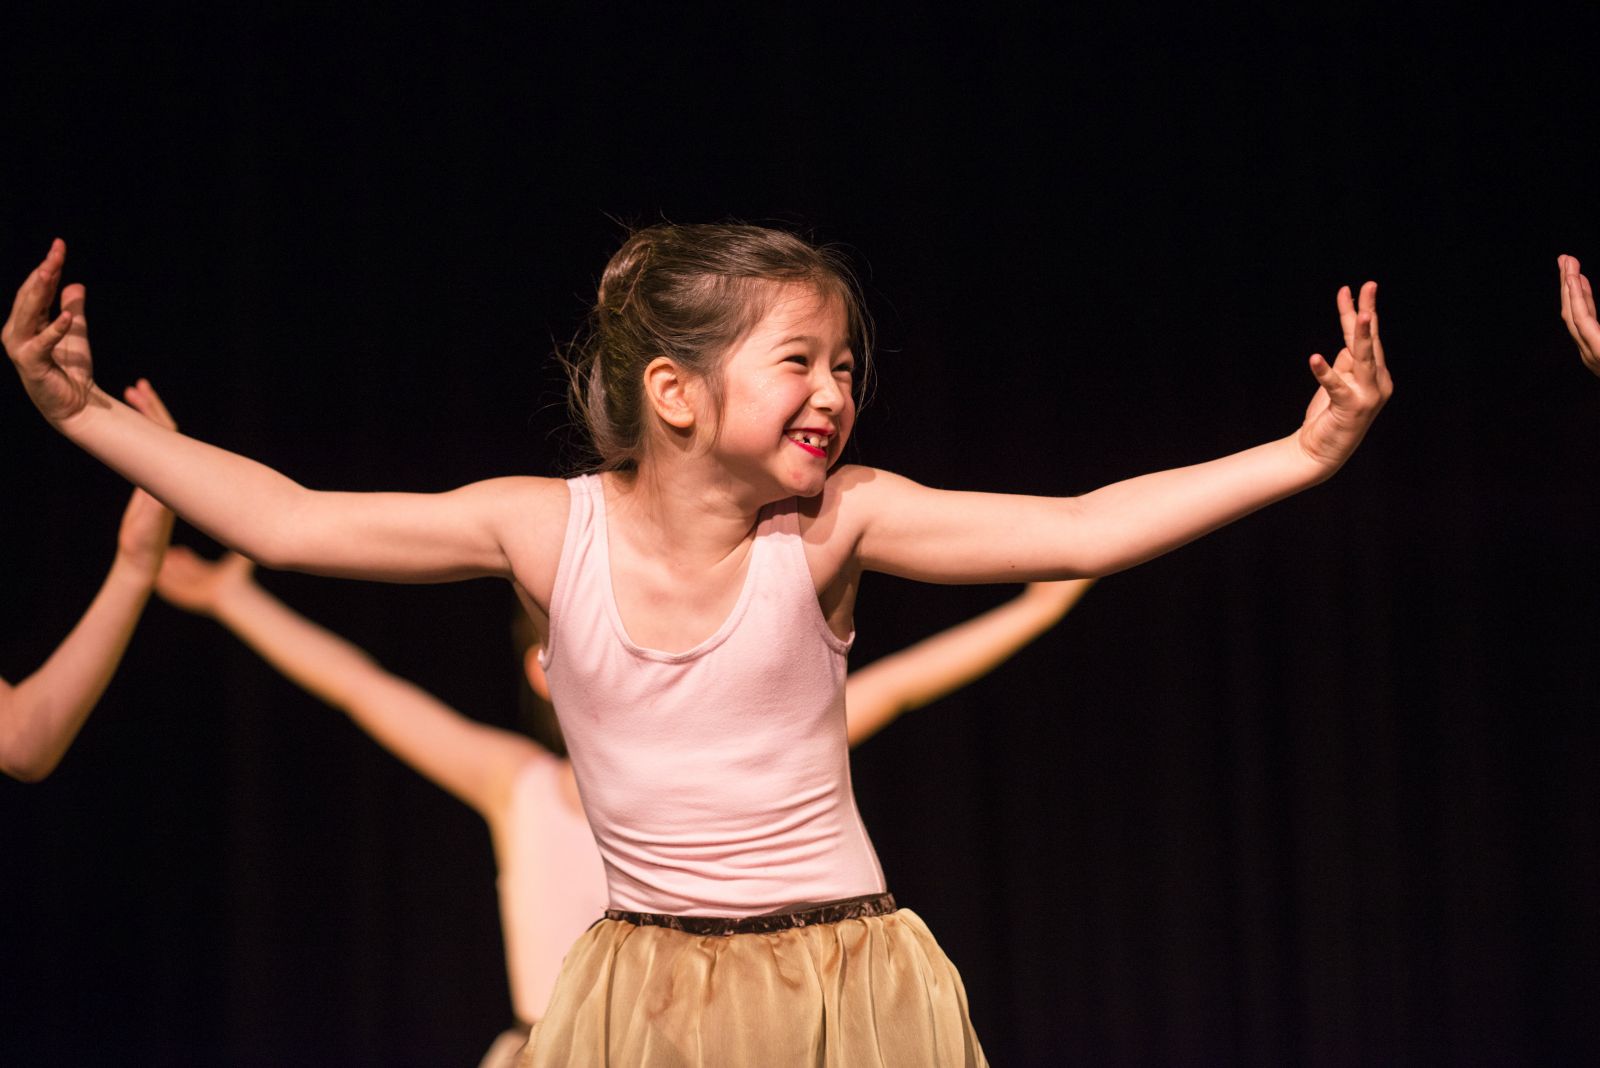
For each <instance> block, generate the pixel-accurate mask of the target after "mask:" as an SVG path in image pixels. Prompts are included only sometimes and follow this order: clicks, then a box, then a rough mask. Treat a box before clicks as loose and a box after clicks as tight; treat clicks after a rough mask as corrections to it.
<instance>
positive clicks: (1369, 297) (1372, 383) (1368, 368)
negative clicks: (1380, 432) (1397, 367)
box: [1299, 282, 1394, 474]
mask: <svg viewBox="0 0 1600 1068" xmlns="http://www.w3.org/2000/svg"><path fill="white" fill-rule="evenodd" d="M1338 305H1339V325H1340V327H1341V328H1342V329H1343V331H1344V348H1343V349H1342V350H1341V351H1340V352H1339V355H1338V358H1336V359H1335V360H1334V361H1333V365H1332V366H1331V367H1330V366H1329V365H1328V362H1327V361H1326V360H1324V359H1323V358H1322V356H1321V355H1320V354H1317V355H1313V356H1312V357H1311V373H1312V374H1313V375H1314V376H1315V377H1316V379H1317V383H1318V385H1319V386H1320V387H1321V388H1320V389H1318V390H1317V393H1316V396H1314V397H1312V398H1311V403H1310V404H1309V405H1308V406H1307V407H1306V419H1305V422H1304V423H1302V424H1301V426H1300V435H1299V442H1300V448H1301V449H1302V450H1303V451H1304V452H1305V454H1306V455H1307V456H1309V457H1310V458H1311V459H1312V460H1314V461H1316V462H1317V463H1319V464H1321V465H1323V466H1324V467H1325V468H1327V469H1328V471H1329V473H1330V474H1331V473H1332V472H1333V471H1336V470H1338V468H1339V467H1340V466H1341V465H1342V464H1343V463H1344V462H1345V461H1346V460H1348V459H1349V458H1350V454H1351V453H1353V452H1355V450H1356V446H1357V445H1359V444H1361V439H1362V437H1364V436H1365V435H1366V432H1367V428H1368V427H1369V426H1371V425H1372V420H1373V419H1374V418H1376V416H1377V414H1378V411H1379V409H1381V408H1382V407H1383V405H1384V403H1385V402H1386V401H1388V399H1389V396H1390V394H1392V393H1393V392H1394V383H1393V381H1391V380H1390V378H1389V368H1388V366H1387V365H1386V364H1385V363H1384V359H1383V342H1382V341H1380V340H1379V339H1378V283H1376V282H1367V283H1365V284H1364V285H1363V286H1362V287H1361V295H1360V297H1359V300H1355V299H1352V298H1351V295H1350V287H1349V286H1341V287H1340V289H1339V296H1338Z"/></svg>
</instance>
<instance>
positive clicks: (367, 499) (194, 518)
mask: <svg viewBox="0 0 1600 1068" xmlns="http://www.w3.org/2000/svg"><path fill="white" fill-rule="evenodd" d="M65 260H66V246H65V245H64V244H63V243H62V242H60V241H56V242H54V243H53V244H52V245H51V247H50V251H49V253H48V254H47V255H46V257H45V259H44V261H43V262H42V263H40V265H39V266H38V267H37V268H36V269H35V270H34V271H33V272H32V273H30V274H29V276H28V278H27V280H26V281H24V282H23V284H22V286H21V288H20V289H18V291H17V297H16V301H15V303H14V304H13V307H12V310H11V315H10V318H8V319H7V321H6V324H5V327H4V329H3V330H0V340H3V341H4V344H5V348H6V352H7V354H8V355H9V356H10V357H11V360H12V363H13V365H14V366H15V367H16V370H17V374H18V376H19V377H20V378H21V380H22V382H23V385H24V386H25V387H26V388H27V390H28V395H29V398H30V399H31V400H32V401H33V402H34V405H35V406H36V407H37V408H38V409H39V411H40V412H41V413H42V414H43V415H44V416H45V418H46V419H48V420H49V421H50V422H51V424H52V425H53V426H55V427H56V429H57V430H59V431H61V432H62V433H63V434H64V435H66V436H67V437H68V438H69V439H71V440H72V441H74V442H76V443H77V444H78V445H80V446H82V447H83V448H84V449H86V450H87V451H88V452H90V453H92V454H93V455H94V456H96V457H98V458H99V459H101V460H103V461H104V462H105V463H107V464H108V465H110V466H111V467H112V468H114V469H115V470H117V471H119V472H120V473H121V474H122V475H124V476H125V477H126V478H127V479H128V480H129V481H131V482H133V483H134V484H136V485H138V486H142V487H143V488H144V489H146V490H148V491H149V492H150V493H151V494H153V495H154V496H155V497H157V498H158V499H160V500H161V501H162V502H164V503H165V504H167V505H168V506H169V507H171V508H172V509H173V510H174V511H176V512H177V513H178V514H179V515H181V516H183V517H184V518H185V519H187V520H189V521H190V522H191V523H193V524H194V525H195V526H197V527H199V528H200V529H202V530H204V531H206V532H207V533H208V534H211V535H212V536H213V537H215V538H216V539H217V540H219V541H221V542H223V543H224V544H226V545H230V546H233V547H234V548H236V549H238V550H240V551H241V552H244V553H245V554H246V555H248V556H250V557H251V558H252V559H255V560H259V561H261V562H262V563H264V564H267V565H269V566H272V567H281V568H290V569H294V570H299V571H311V572H316V573H319V574H331V575H343V576H347V577H351V578H375V579H384V580H388V581H399V582H436V581H445V580H449V579H458V578H470V577H474V576H485V575H497V576H509V575H510V574H511V565H510V561H509V556H508V551H509V550H508V545H507V541H508V539H509V540H511V541H515V542H517V543H519V544H526V543H529V542H538V543H539V544H540V545H541V546H548V544H552V543H553V544H555V545H559V544H560V530H561V523H562V522H563V521H564V517H565V501H566V491H565V488H564V487H562V486H561V485H560V483H558V482H553V481H552V480H549V479H529V478H508V479H495V480H491V481H488V482H481V483H478V484H476V485H472V486H466V487H463V488H461V489H458V490H453V491H451V492H449V493H438V494H420V493H328V492H318V491H313V490H310V489H307V488H306V487H304V486H301V485H300V484H298V483H296V482H295V481H293V480H292V479H289V478H287V477H285V476H283V475H281V474H279V473H278V472H276V471H274V470H272V469H271V468H269V467H266V466H265V465H263V464H259V463H256V462H255V461H254V460H249V459H246V458H245V457H243V456H237V455H235V454H233V453H230V452H227V451H225V450H223V449H219V448H216V447H214V446H211V445H207V444H205V443H204V442H200V441H196V440H194V439H192V438H187V437H185V436H183V435H182V434H178V433H176V432H174V431H172V430H170V429H166V428H159V427H155V426H152V425H151V424H149V423H148V422H147V421H145V420H143V419H139V418H138V417H137V416H136V414H135V413H134V412H133V411H131V410H130V409H129V408H127V407H126V406H125V405H123V404H120V403H119V402H117V401H116V400H115V399H113V398H112V397H110V396H108V395H107V394H106V393H104V392H103V391H102V390H101V389H100V388H99V387H98V386H97V385H95V382H94V366H93V362H92V360H90V358H89V353H88V349H87V347H86V346H85V347H84V348H82V350H77V349H73V348H71V347H70V346H67V345H64V344H63V341H64V339H66V338H68V337H69V335H70V334H71V333H72V332H73V331H74V330H75V329H78V327H76V326H75V325H74V321H75V315H74V312H73V309H72V306H71V303H70V301H67V302H64V303H63V306H62V310H61V313H60V314H59V315H58V316H56V317H55V318H54V319H52V318H50V316H49V310H50V307H51V303H52V301H53V299H54V295H55V291H56V287H57V285H58V283H59V281H60V278H61V271H62V268H63V265H64V263H65ZM77 288H78V287H74V286H69V287H67V290H66V291H65V292H64V293H63V296H64V297H65V296H66V294H67V293H70V292H72V291H74V290H75V289H77ZM77 318H79V319H80V320H81V317H77ZM547 483H548V485H546V484H547ZM552 509H553V514H546V513H549V512H551V511H552ZM530 555H535V556H536V555H538V554H537V553H533V554H528V553H524V554H523V556H524V557H525V558H526V557H528V556H530ZM554 566H555V565H554V561H553V560H551V561H550V563H549V569H550V571H551V572H552V573H553V570H554ZM519 580H520V581H522V582H523V584H524V585H525V586H526V587H527V588H528V589H529V591H530V592H531V593H533V594H534V596H535V598H536V599H537V598H538V596H539V591H540V590H541V589H542V588H544V586H545V585H547V583H548V581H549V576H546V575H532V576H528V575H523V576H519Z"/></svg>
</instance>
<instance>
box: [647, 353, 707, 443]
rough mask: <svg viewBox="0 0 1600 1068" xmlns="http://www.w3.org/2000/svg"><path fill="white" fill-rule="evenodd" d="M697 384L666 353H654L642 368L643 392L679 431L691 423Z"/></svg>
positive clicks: (657, 413) (657, 412)
mask: <svg viewBox="0 0 1600 1068" xmlns="http://www.w3.org/2000/svg"><path fill="white" fill-rule="evenodd" d="M697 385H698V384H697V383H696V382H695V379H694V376H693V375H690V374H689V373H688V372H686V371H685V370H683V368H681V367H679V366H678V365H677V364H675V363H673V362H672V361H671V360H669V359H667V357H665V356H657V357H656V358H655V359H653V360H651V361H650V363H649V365H648V366H647V367H645V369H644V395H645V398H646V399H647V400H648V401H649V403H650V408H651V410H652V411H654V412H655V413H656V415H658V416H660V418H661V420H662V421H663V422H665V423H666V424H667V425H668V426H672V427H676V428H677V429H679V430H688V429H690V428H692V427H693V426H694V423H695V394H696V392H697Z"/></svg>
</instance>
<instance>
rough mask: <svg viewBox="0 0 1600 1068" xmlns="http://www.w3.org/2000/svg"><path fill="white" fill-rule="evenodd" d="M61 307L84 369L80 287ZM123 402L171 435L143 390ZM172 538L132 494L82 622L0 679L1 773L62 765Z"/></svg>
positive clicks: (168, 523)
mask: <svg viewBox="0 0 1600 1068" xmlns="http://www.w3.org/2000/svg"><path fill="white" fill-rule="evenodd" d="M61 302H62V304H63V305H64V306H66V307H68V308H71V309H72V310H73V311H74V312H75V317H74V320H73V324H74V325H73V329H72V330H71V331H70V332H69V333H68V335H67V337H66V338H64V339H63V340H62V341H61V343H60V344H59V345H58V346H57V348H58V350H62V351H63V352H70V351H71V350H72V349H74V348H81V349H82V351H83V353H84V359H85V361H87V356H88V347H89V330H88V321H87V320H86V319H85V318H84V316H83V302H84V292H83V287H82V286H70V287H68V289H67V290H66V291H65V292H63V293H62V295H61ZM7 336H9V335H7ZM126 396H127V398H128V402H129V403H130V404H134V405H136V406H137V407H138V408H139V409H140V410H141V411H143V412H145V414H147V415H148V416H149V417H150V418H151V419H153V420H155V421H156V422H158V423H160V424H161V425H162V426H164V427H167V428H169V429H172V428H173V426H174V424H173V422H172V416H171V415H169V414H168V413H167V410H166V407H165V406H164V405H163V404H162V403H161V398H160V397H159V396H157V395H156V392H155V390H154V389H152V388H151V387H150V384H149V383H148V382H140V383H139V385H137V386H131V387H129V388H128V390H127V393H126ZM171 533H172V513H171V512H169V511H167V510H166V509H165V508H163V507H161V504H160V502H159V501H157V500H156V499H155V498H154V497H151V496H150V495H149V494H148V493H145V492H144V491H143V490H134V491H133V496H132V497H131V498H130V499H129V500H128V507H127V508H126V509H125V510H124V511H123V513H122V525H121V527H120V528H118V530H117V554H116V556H115V558H113V560H112V562H111V572H110V574H108V575H107V576H106V580H105V582H104V583H103V584H101V586H100V592H99V593H97V594H96V595H95V598H94V600H93V601H91V602H90V603H89V608H88V610H87V611H85V612H84V614H83V618H82V619H80V620H78V624H77V626H75V627H73V628H72V632H71V633H69V634H68V635H67V636H66V638H65V639H64V640H63V641H62V642H61V644H60V645H59V646H57V647H56V650H55V652H53V653H51V654H50V656H49V658H48V659H46V660H45V662H44V663H43V664H42V665H40V667H39V670H37V671H35V672H34V673H33V674H32V675H29V676H28V677H27V678H25V679H23V680H22V681H21V682H19V683H17V684H16V685H15V686H13V685H11V683H9V682H7V681H6V680H5V679H3V678H0V772H4V773H5V774H7V775H10V776H11V777H12V778H15V779H21V780H22V781H23V782H38V781H39V780H41V779H43V778H44V777H45V776H47V775H49V774H50V773H51V772H52V771H54V770H55V769H56V765H58V764H60V763H61V758H62V757H63V756H65V755H66V753H67V749H68V748H69V747H70V746H71V745H72V740H73V739H74V738H76V737H77V736H78V731H79V729H80V728H81V727H82V726H83V724H84V721H85V720H86V719H88V718H89V713H90V712H91V711H93V709H94V706H95V704H96V703H97V702H98V701H99V700H100V695H101V694H102V693H104V692H105V689H106V686H107V685H109V684H110V682H111V676H112V675H113V674H115V673H116V670H117V664H118V663H119V662H120V661H121V660H122V654H123V651H124V650H126V649H127V647H128V642H129V640H130V639H131V638H132V637H133V628H134V626H135V625H136V624H137V623H138V622H139V616H140V614H141V613H142V612H143V611H144V603H145V601H147V600H149V598H150V591H151V590H152V589H153V588H154V586H155V580H156V572H157V570H158V569H159V568H160V567H161V554H162V553H163V552H164V551H165V550H166V547H167V538H168V537H169V536H170V535H171Z"/></svg>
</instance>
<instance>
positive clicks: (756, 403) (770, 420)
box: [710, 283, 855, 499]
mask: <svg viewBox="0 0 1600 1068" xmlns="http://www.w3.org/2000/svg"><path fill="white" fill-rule="evenodd" d="M772 290H773V292H772V294H771V298H770V299H771V304H770V305H769V307H768V308H767V311H766V314H765V315H763V316H762V318H761V320H760V322H758V323H757V324H756V325H755V327H754V328H753V329H752V330H751V331H750V332H749V333H748V334H747V335H746V336H745V337H744V338H743V339H742V340H741V341H740V342H739V343H738V344H736V345H735V346H734V347H733V349H732V350H731V351H730V352H729V353H728V355H727V357H726V358H725V359H724V360H723V363H722V368H721V374H722V405H721V408H722V412H721V417H720V419H718V420H714V423H715V425H717V433H716V438H715V440H714V441H713V442H712V444H711V446H710V448H711V450H712V452H713V453H714V454H715V455H716V457H717V458H718V460H719V461H720V462H721V463H723V464H724V465H725V466H727V467H728V468H729V470H730V472H731V473H733V474H734V475H735V476H736V477H738V478H740V480H741V481H749V482H751V483H752V484H766V485H772V484H773V483H776V487H775V488H776V489H777V491H778V496H777V498H775V499H781V498H782V497H788V496H799V497H813V496H816V495H817V494H818V493H821V492H822V484H823V481H824V479H826V477H827V474H828V469H829V468H830V467H832V466H833V464H834V462H835V461H836V460H837V459H838V458H839V456H840V454H841V453H842V452H843V450H844V444H845V441H846V439H848V438H849V436H850V430H851V427H852V426H853V425H854V423H855V397H854V395H853V390H852V387H853V385H854V373H855V355H854V354H853V353H852V352H851V351H850V332H849V323H848V321H847V318H846V315H845V309H844V306H843V304H842V303H841V302H840V301H839V300H838V299H837V298H835V297H833V296H831V295H829V294H826V293H823V292H819V291H818V290H817V289H816V288H815V287H812V286H809V285H796V284H788V285H781V284H776V283H775V284H773V286H772Z"/></svg>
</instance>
